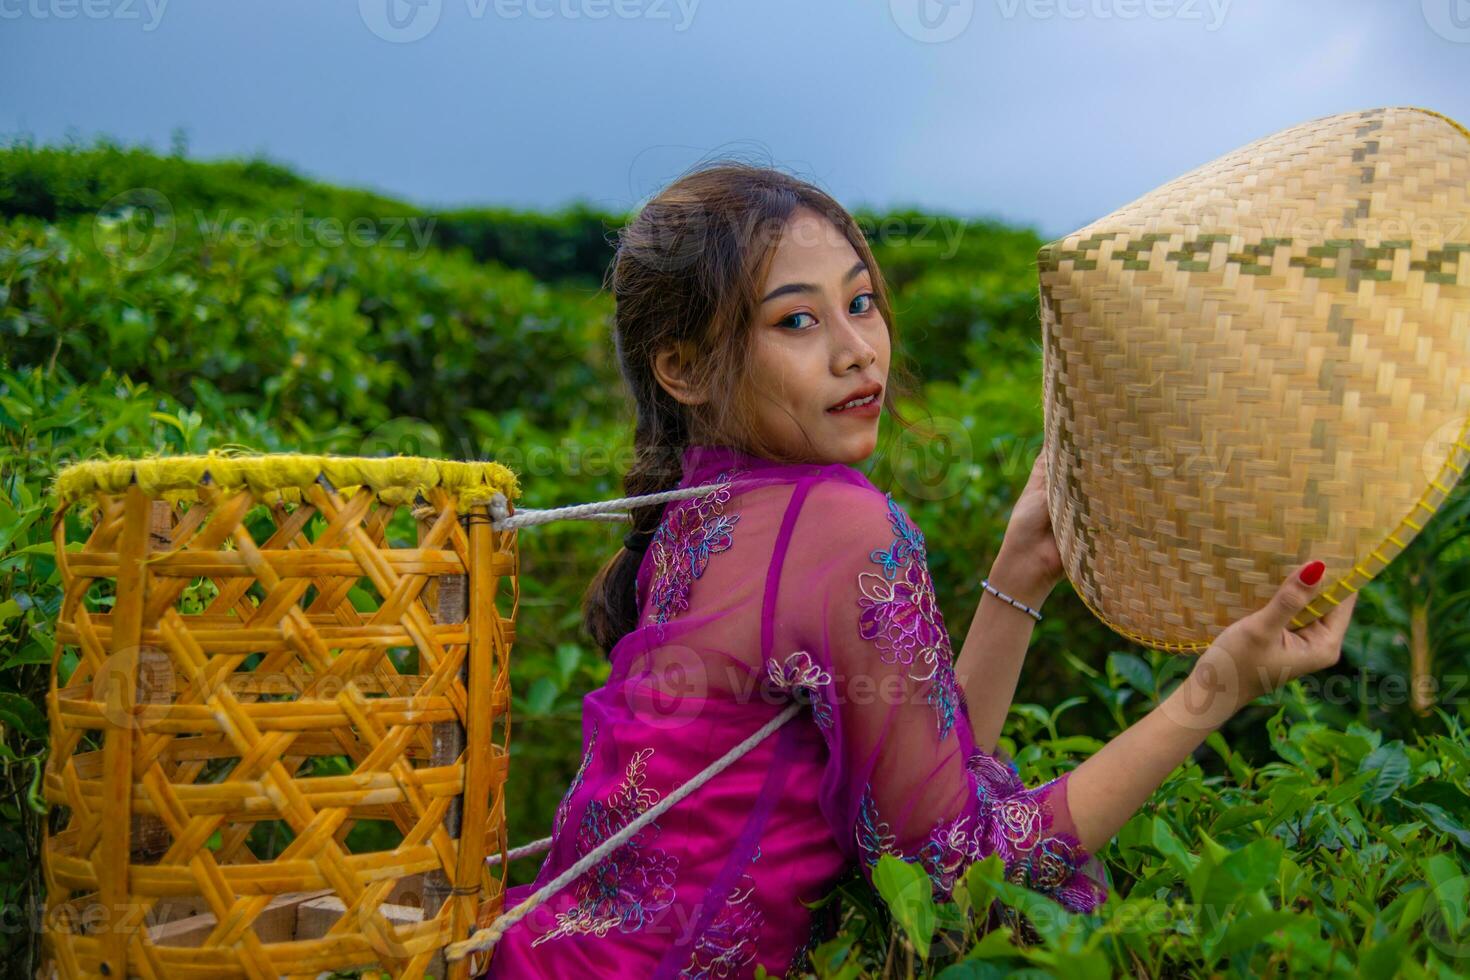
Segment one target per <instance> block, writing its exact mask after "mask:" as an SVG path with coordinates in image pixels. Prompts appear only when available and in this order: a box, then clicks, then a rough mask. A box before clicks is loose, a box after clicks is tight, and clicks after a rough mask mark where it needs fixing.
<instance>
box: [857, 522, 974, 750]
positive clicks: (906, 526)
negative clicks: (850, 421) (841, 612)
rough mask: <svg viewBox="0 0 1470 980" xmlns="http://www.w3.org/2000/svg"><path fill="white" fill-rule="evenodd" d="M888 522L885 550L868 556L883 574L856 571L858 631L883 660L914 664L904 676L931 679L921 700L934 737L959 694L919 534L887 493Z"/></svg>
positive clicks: (948, 723) (950, 719)
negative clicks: (929, 712)
mask: <svg viewBox="0 0 1470 980" xmlns="http://www.w3.org/2000/svg"><path fill="white" fill-rule="evenodd" d="M888 521H889V523H890V524H892V525H893V534H894V540H893V543H892V544H890V545H889V546H888V548H887V549H875V550H874V551H873V552H872V554H871V555H870V556H869V557H871V558H872V559H873V561H875V562H877V563H878V564H879V565H880V566H881V567H882V569H883V574H882V575H877V574H874V573H872V572H863V573H861V574H859V575H858V589H859V590H860V591H861V592H862V596H861V598H859V599H858V606H859V607H860V608H861V609H862V613H861V614H860V615H859V617H858V634H859V635H860V636H861V637H862V638H863V639H865V640H873V641H874V642H875V643H876V645H877V647H878V653H879V656H880V657H881V658H882V660H883V662H884V663H886V664H895V663H901V664H903V665H904V666H906V667H908V666H913V665H914V663H915V661H917V662H918V664H919V667H918V669H917V670H915V671H914V672H911V673H910V674H909V677H910V679H912V680H915V681H931V682H932V683H930V685H929V689H928V692H927V694H926V695H925V700H926V701H927V702H928V703H929V705H930V706H932V707H933V708H934V711H935V714H936V716H937V718H938V728H939V737H940V739H943V738H944V737H945V736H946V735H948V734H949V731H950V729H951V728H953V727H954V717H955V710H956V709H957V708H958V706H959V705H960V704H961V703H963V700H964V693H963V692H962V691H961V690H960V687H959V684H958V683H957V682H956V680H955V676H954V654H953V652H952V650H951V648H950V644H949V633H948V631H946V630H945V628H944V616H943V615H942V614H941V613H940V611H939V603H938V600H937V599H936V598H935V594H934V582H933V580H932V579H931V578H930V577H929V569H928V558H927V552H926V551H925V547H924V533H923V532H922V531H920V530H919V528H918V526H917V525H915V524H914V523H913V521H911V520H909V517H908V515H907V514H906V513H905V512H904V511H903V509H902V508H901V507H899V506H898V503H897V502H896V501H895V500H894V499H893V497H892V495H889V497H888ZM900 570H901V571H902V575H900V574H899V573H900ZM926 668H927V669H926Z"/></svg>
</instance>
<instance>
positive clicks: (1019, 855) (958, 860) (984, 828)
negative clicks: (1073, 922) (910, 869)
mask: <svg viewBox="0 0 1470 980" xmlns="http://www.w3.org/2000/svg"><path fill="white" fill-rule="evenodd" d="M966 768H967V769H968V770H969V771H970V773H972V774H973V775H974V776H975V777H976V779H975V795H976V798H977V799H978V800H979V801H980V804H981V812H982V814H984V813H988V814H989V815H990V818H991V819H989V820H986V819H985V817H983V816H982V817H981V818H979V823H978V824H976V825H974V826H972V818H971V817H970V816H968V815H963V814H962V815H960V816H957V817H955V818H954V819H953V820H941V821H940V822H939V823H937V824H935V825H934V827H933V828H931V829H930V831H929V833H928V835H927V836H926V837H925V839H924V842H923V843H922V844H921V845H919V847H918V848H917V849H916V851H915V853H914V854H912V855H910V854H905V853H903V851H902V850H900V849H899V848H898V847H897V846H896V841H895V838H894V835H893V831H892V828H891V827H890V826H889V825H888V822H887V821H886V820H883V819H881V817H880V815H879V813H878V808H877V805H876V803H875V802H874V800H873V796H872V788H871V786H866V785H865V786H864V787H863V794H862V798H861V801H860V804H859V811H858V820H857V824H856V828H855V834H856V837H857V845H858V852H859V855H860V856H861V859H862V862H863V864H864V865H866V866H867V867H868V868H869V869H871V868H873V867H874V866H875V865H876V864H877V863H878V858H879V857H880V856H881V855H883V854H892V855H893V856H894V857H897V858H900V859H902V860H904V861H908V862H910V863H912V864H918V865H919V866H920V867H922V868H923V869H924V871H925V872H926V873H927V874H928V875H929V880H930V882H931V883H932V885H933V888H934V899H935V901H947V900H949V898H950V897H951V894H952V892H953V891H954V887H955V885H956V884H957V883H958V882H959V880H960V876H961V875H963V873H964V871H965V869H966V868H968V867H969V866H970V865H971V864H973V863H974V862H976V861H979V860H981V859H982V858H984V857H985V856H986V855H987V854H999V855H1000V856H1001V859H1002V860H1003V861H1004V862H1005V877H1006V880H1007V881H1010V882H1012V883H1013V884H1017V885H1022V886H1025V887H1027V888H1031V889H1033V890H1035V891H1039V892H1042V893H1044V894H1047V895H1050V896H1051V897H1052V898H1054V899H1056V900H1057V901H1058V902H1060V903H1061V904H1062V905H1064V906H1065V907H1067V908H1069V909H1073V910H1076V909H1083V908H1091V907H1093V906H1095V905H1096V904H1097V903H1098V902H1099V901H1100V900H1101V899H1100V897H1099V896H1097V895H1096V894H1095V889H1094V885H1093V883H1092V882H1091V880H1090V879H1087V878H1086V877H1085V876H1083V875H1080V874H1078V871H1079V869H1080V868H1081V867H1082V866H1083V865H1084V864H1086V862H1087V854H1086V852H1085V851H1084V850H1083V848H1082V844H1081V842H1080V841H1078V840H1077V838H1075V837H1073V836H1072V835H1070V834H1065V833H1061V832H1060V831H1054V830H1053V829H1052V823H1053V821H1052V817H1051V814H1050V812H1049V811H1048V810H1047V809H1046V808H1044V807H1043V805H1042V803H1041V796H1042V794H1041V791H1040V790H1028V789H1027V788H1026V787H1025V786H1024V784H1023V783H1022V782H1021V778H1020V775H1019V774H1018V773H1017V771H1016V768H1015V763H1014V762H1011V761H1010V760H1009V759H1007V760H1006V762H1005V763H1002V762H1001V760H999V759H998V758H996V757H995V756H993V755H990V754H989V753H987V752H984V751H981V750H978V749H977V750H976V751H975V752H974V753H973V754H971V756H970V757H969V759H968V760H967V763H966Z"/></svg>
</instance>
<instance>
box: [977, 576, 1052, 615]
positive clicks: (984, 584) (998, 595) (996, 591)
mask: <svg viewBox="0 0 1470 980" xmlns="http://www.w3.org/2000/svg"><path fill="white" fill-rule="evenodd" d="M980 585H981V586H982V587H984V589H985V591H986V592H989V593H990V594H991V595H993V596H995V597H996V598H997V599H1003V600H1005V601H1006V602H1009V603H1010V604H1011V605H1013V606H1015V607H1016V608H1017V609H1019V610H1021V611H1022V612H1024V613H1026V614H1027V615H1028V616H1030V617H1031V618H1032V619H1035V620H1036V621H1037V622H1038V623H1039V622H1041V613H1039V612H1037V611H1036V610H1035V609H1032V608H1031V607H1030V606H1028V605H1026V603H1024V602H1021V601H1020V600H1019V599H1012V598H1011V597H1010V596H1008V595H1006V594H1005V593H1004V592H1002V591H1000V589H997V588H996V587H995V586H993V585H991V584H990V579H988V578H985V579H981V580H980Z"/></svg>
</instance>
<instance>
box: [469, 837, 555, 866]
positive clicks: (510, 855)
mask: <svg viewBox="0 0 1470 980" xmlns="http://www.w3.org/2000/svg"><path fill="white" fill-rule="evenodd" d="M551 841H552V838H550V837H543V838H541V839H540V840H533V841H531V843H529V844H522V845H521V846H520V847H512V848H511V849H510V850H508V851H506V852H505V855H504V856H505V859H506V860H507V861H514V860H515V859H516V858H523V857H526V856H527V855H529V854H540V853H541V852H542V851H549V850H551ZM500 858H501V855H499V854H491V855H490V856H489V857H487V858H485V864H486V865H488V866H490V867H494V866H495V865H497V864H499V863H500Z"/></svg>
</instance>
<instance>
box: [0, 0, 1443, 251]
mask: <svg viewBox="0 0 1470 980" xmlns="http://www.w3.org/2000/svg"><path fill="white" fill-rule="evenodd" d="M1387 105H1419V106H1424V107H1426V108H1431V109H1436V110H1438V111H1440V112H1443V113H1446V114H1448V115H1450V116H1452V117H1455V118H1458V119H1459V120H1461V121H1462V122H1467V123H1470V0H1393V2H1373V0H248V2H246V0H234V2H228V0H0V133H3V134H4V135H5V136H6V137H13V136H16V135H26V136H30V137H33V138H34V139H36V140H38V141H41V142H52V141H57V140H61V139H64V138H66V137H67V136H69V135H74V136H78V137H81V138H84V139H85V138H89V137H91V136H93V135H96V134H106V135H109V136H112V137H114V138H116V139H119V140H122V141H124V142H129V143H132V142H144V143H149V144H151V145H153V146H154V147H156V148H159V149H167V147H168V146H169V142H170V134H171V133H172V132H173V131H174V130H175V129H176V128H180V127H182V128H183V129H184V130H185V131H186V132H187V134H188V142H189V147H190V152H191V153H192V154H193V155H196V156H201V157H207V158H213V157H225V156H239V155H250V154H255V153H263V154H265V155H268V156H269V157H271V158H273V159H276V160H279V161H281V162H284V163H287V164H289V165H291V166H294V167H296V168H298V169H300V170H302V171H304V172H306V173H307V174H309V175H312V176H315V177H319V178H322V179H324V180H328V181H332V182H336V183H341V184H349V185H357V186H364V187H371V188H375V189H378V190H381V191H384V192H387V193H389V194H392V195H395V196H399V197H403V198H407V199H409V200H411V201H414V202H416V203H419V204H422V205H430V206H434V205H473V204H498V205H509V206H513V207H526V208H552V207H557V206H560V205H563V204H567V203H570V202H571V201H573V200H577V199H580V200H583V201H586V202H589V203H591V204H594V205H597V206H600V207H604V208H609V209H613V210H626V209H629V208H632V207H635V206H636V205H637V204H638V203H639V202H641V201H642V200H643V199H644V198H646V197H647V196H648V195H649V194H651V193H652V192H653V191H655V190H656V189H657V188H658V187H659V186H660V185H662V184H663V183H665V182H666V181H668V180H669V179H671V178H672V177H673V176H675V175H676V174H677V173H678V172H679V171H681V170H683V169H684V168H685V167H688V166H689V165H691V164H693V163H695V162H696V161H698V160H700V159H702V158H705V157H708V156H710V155H717V154H722V153H736V154H739V155H741V156H742V157H743V158H745V159H754V160H757V161H758V162H763V163H774V164H777V165H779V166H782V167H785V168H787V169H791V170H794V171H796V172H797V173H799V174H800V175H802V176H804V177H807V178H809V179H813V180H815V181H816V182H817V183H819V184H820V185H821V186H823V187H824V188H826V189H827V190H828V191H830V192H831V193H833V194H834V196H836V197H837V198H838V200H840V201H842V202H843V203H844V204H846V205H848V206H849V207H856V206H860V205H868V206H875V207H892V206H902V205H915V206H919V207H924V208H930V209H936V210H942V211H946V212H950V213H954V214H960V215H968V216H980V215H988V216H997V217H1002V218H1006V219H1008V220H1012V221H1016V222H1019V223H1023V224H1029V225H1032V226H1034V227H1036V228H1037V229H1038V230H1039V231H1041V232H1042V233H1043V234H1047V235H1061V234H1064V233H1066V232H1068V231H1071V230H1073V229H1075V228H1077V227H1080V226H1081V225H1083V224H1085V223H1087V222H1089V221H1091V220H1092V219H1094V218H1096V217H1098V216H1100V215H1103V214H1106V213H1107V212H1109V211H1111V210H1113V209H1114V208H1117V207H1119V206H1121V205H1123V204H1125V203H1127V202H1128V201H1131V200H1132V199H1134V198H1136V197H1138V196H1139V195H1140V194H1143V193H1145V192H1146V191H1148V190H1150V189H1151V188H1153V187H1155V186H1157V185H1159V184H1161V183H1163V182H1164V181H1166V180H1169V179H1170V178H1172V177H1175V176H1177V175H1179V174H1181V173H1183V172H1184V171H1186V170H1189V169H1192V168H1194V167H1196V166H1198V165H1200V164H1202V163H1204V162H1206V161H1208V160H1210V159H1212V158H1214V157H1216V156H1219V155H1220V154H1222V153H1225V152H1228V151H1229V150H1231V149H1234V148H1236V147H1238V146H1241V145H1242V144H1244V143H1247V142H1250V141H1251V140H1254V139H1257V138H1259V137H1261V136H1265V135H1267V134H1269V133H1272V132H1274V131H1276V130H1279V129H1282V128H1284V127H1287V126H1290V125H1293V124H1295V123H1298V122H1303V121H1305V120H1308V119H1312V118H1316V117H1319V116H1324V115H1329V114H1332V113H1336V112H1344V111H1349V110H1356V109H1366V108H1372V107H1376V106H1387Z"/></svg>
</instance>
